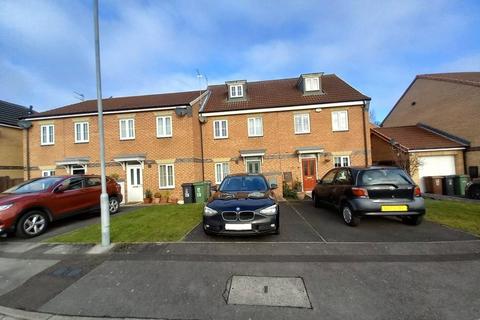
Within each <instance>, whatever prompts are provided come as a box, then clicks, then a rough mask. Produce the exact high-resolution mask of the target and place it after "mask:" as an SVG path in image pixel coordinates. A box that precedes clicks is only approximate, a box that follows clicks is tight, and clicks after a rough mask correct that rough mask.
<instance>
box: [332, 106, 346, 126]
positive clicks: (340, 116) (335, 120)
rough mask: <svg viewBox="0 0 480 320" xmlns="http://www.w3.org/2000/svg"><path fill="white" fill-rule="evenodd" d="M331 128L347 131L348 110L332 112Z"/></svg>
mask: <svg viewBox="0 0 480 320" xmlns="http://www.w3.org/2000/svg"><path fill="white" fill-rule="evenodd" d="M332 130H333V131H347V130H348V111H346V110H344V111H334V112H332Z"/></svg>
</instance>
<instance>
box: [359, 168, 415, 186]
mask: <svg viewBox="0 0 480 320" xmlns="http://www.w3.org/2000/svg"><path fill="white" fill-rule="evenodd" d="M358 181H359V185H364V186H371V185H382V184H394V185H401V184H412V183H413V182H412V180H411V179H410V178H409V176H408V175H407V173H406V172H405V171H403V170H401V169H372V170H366V171H362V172H360V175H359V179H358Z"/></svg>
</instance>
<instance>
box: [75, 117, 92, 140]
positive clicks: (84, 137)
mask: <svg viewBox="0 0 480 320" xmlns="http://www.w3.org/2000/svg"><path fill="white" fill-rule="evenodd" d="M85 124H86V125H87V126H86V131H85V127H84V125H85ZM77 126H80V137H81V139H80V140H79V139H77V137H78V127H77ZM74 133H75V143H86V142H90V124H89V123H88V122H86V121H82V122H75V123H74Z"/></svg>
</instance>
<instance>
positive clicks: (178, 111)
mask: <svg viewBox="0 0 480 320" xmlns="http://www.w3.org/2000/svg"><path fill="white" fill-rule="evenodd" d="M187 112H188V110H187V108H175V114H176V115H177V116H179V117H183V116H185V115H186V114H187Z"/></svg>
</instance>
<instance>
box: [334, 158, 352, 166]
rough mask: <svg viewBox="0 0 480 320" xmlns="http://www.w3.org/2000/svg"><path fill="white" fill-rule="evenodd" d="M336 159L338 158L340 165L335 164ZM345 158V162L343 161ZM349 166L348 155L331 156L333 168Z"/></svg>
mask: <svg viewBox="0 0 480 320" xmlns="http://www.w3.org/2000/svg"><path fill="white" fill-rule="evenodd" d="M336 159H340V166H338V167H337V166H336V163H337V161H336ZM345 160H346V163H345ZM349 166H350V156H333V167H334V168H344V167H349Z"/></svg>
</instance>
